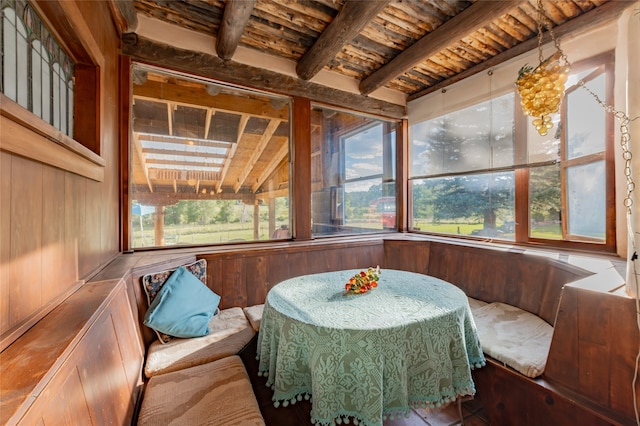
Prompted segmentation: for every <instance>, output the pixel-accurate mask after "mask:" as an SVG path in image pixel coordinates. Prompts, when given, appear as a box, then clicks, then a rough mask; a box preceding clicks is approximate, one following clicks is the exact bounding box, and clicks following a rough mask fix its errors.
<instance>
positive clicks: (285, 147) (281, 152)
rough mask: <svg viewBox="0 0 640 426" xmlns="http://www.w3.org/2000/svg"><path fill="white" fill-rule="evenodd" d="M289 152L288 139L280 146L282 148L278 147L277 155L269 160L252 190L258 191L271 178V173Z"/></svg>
mask: <svg viewBox="0 0 640 426" xmlns="http://www.w3.org/2000/svg"><path fill="white" fill-rule="evenodd" d="M287 154H289V140H288V139H287V140H285V141H284V143H283V144H282V145H281V146H280V149H278V152H276V155H274V156H273V157H272V158H271V161H269V164H267V167H265V168H264V170H263V171H262V174H260V177H259V178H258V181H257V182H256V183H254V184H253V185H252V186H251V192H256V191H257V190H258V189H259V188H260V187H261V186H262V184H263V183H264V182H265V181H266V180H267V179H268V178H269V176H270V175H271V173H273V171H274V170H275V169H276V168H277V167H278V165H279V164H280V162H281V161H282V160H283V159H285V158H286V157H287Z"/></svg>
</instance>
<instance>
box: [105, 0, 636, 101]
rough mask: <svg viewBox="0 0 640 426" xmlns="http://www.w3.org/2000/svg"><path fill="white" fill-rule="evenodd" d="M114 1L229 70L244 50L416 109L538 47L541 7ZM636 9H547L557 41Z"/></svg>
mask: <svg viewBox="0 0 640 426" xmlns="http://www.w3.org/2000/svg"><path fill="white" fill-rule="evenodd" d="M113 1H115V2H116V4H117V5H118V6H119V8H120V11H121V15H122V16H129V18H128V20H125V19H122V20H123V21H124V22H125V24H124V25H123V26H124V27H125V29H124V31H125V32H126V31H127V28H128V29H129V30H134V29H135V25H137V23H136V21H135V15H136V14H143V15H147V16H149V17H152V18H156V19H159V20H162V21H165V22H169V23H171V24H175V25H177V26H180V27H184V28H188V29H191V30H194V31H198V32H200V33H203V34H208V35H211V36H214V37H215V38H216V52H217V55H218V57H220V58H221V59H223V60H225V61H233V54H234V52H235V51H236V48H237V46H244V47H247V48H250V49H256V50H259V51H261V52H265V53H268V54H270V55H273V56H276V57H279V58H284V59H287V60H290V61H294V62H295V63H296V73H297V76H298V78H299V79H300V80H303V81H306V80H309V79H312V78H313V77H314V76H315V75H316V74H317V73H318V72H319V71H320V70H322V69H325V70H329V71H334V72H336V73H339V74H342V75H345V76H348V77H352V78H354V79H356V80H357V81H358V82H359V89H360V92H361V94H363V95H368V94H370V93H372V92H373V91H375V90H376V89H378V88H381V87H386V88H389V89H393V90H397V91H399V92H402V93H404V94H406V96H407V98H408V99H409V100H410V99H414V98H416V97H419V96H422V95H424V94H426V93H428V92H429V91H431V90H434V88H438V87H440V86H441V85H442V84H443V83H445V84H450V83H451V82H454V81H457V80H459V79H461V78H464V77H466V76H468V75H469V74H470V73H475V72H478V71H479V70H481V68H483V67H484V68H486V67H489V66H492V65H495V63H496V62H498V61H503V60H505V59H508V58H509V57H513V56H516V55H518V54H521V53H523V52H525V51H527V50H530V49H532V48H535V46H536V44H537V32H538V30H537V24H536V22H537V19H538V11H537V0H501V1H487V0H429V1H426V0H392V1H390V0H365V1H363V0H298V1H296V0H226V1H225V0H117V1H116V0H113ZM131 1H133V3H132V5H131ZM608 3H610V4H608ZM631 3H632V2H629V1H608V0H553V1H550V0H543V1H542V4H543V7H544V13H545V15H546V17H547V18H548V22H549V24H550V25H552V26H553V27H556V33H558V35H562V34H564V33H567V32H568V31H573V30H575V29H578V28H585V27H587V28H588V27H590V26H592V25H593V24H597V22H598V21H600V20H602V19H603V15H604V17H605V18H606V16H607V15H611V14H614V13H620V11H621V10H622V9H623V8H625V7H627V6H628V5H629V4H631ZM596 9H597V10H596ZM123 11H124V12H123ZM579 18H581V19H579ZM574 21H575V22H574ZM562 27H564V28H562ZM547 40H548V38H547Z"/></svg>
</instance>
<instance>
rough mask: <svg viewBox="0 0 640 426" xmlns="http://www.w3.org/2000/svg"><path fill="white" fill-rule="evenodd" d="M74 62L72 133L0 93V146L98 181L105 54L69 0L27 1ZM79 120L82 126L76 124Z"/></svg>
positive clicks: (101, 164)
mask: <svg viewBox="0 0 640 426" xmlns="http://www.w3.org/2000/svg"><path fill="white" fill-rule="evenodd" d="M29 5H30V7H31V9H32V10H33V11H34V12H35V13H36V14H37V15H38V17H40V19H41V20H42V23H43V25H44V26H45V27H46V28H47V30H48V31H49V33H50V35H51V37H54V38H55V40H56V41H57V42H58V45H59V47H60V49H62V50H63V51H64V52H65V53H66V54H67V56H68V57H69V59H70V60H71V61H72V62H73V63H74V77H73V78H74V99H73V101H72V105H73V115H74V118H73V120H72V123H73V125H74V129H73V133H72V134H73V137H70V136H67V135H65V134H64V133H63V132H62V131H60V130H58V129H56V128H55V127H54V126H53V125H51V124H49V123H48V122H46V121H44V120H43V119H41V118H40V117H38V116H37V115H36V114H34V113H33V112H31V111H29V110H28V109H27V108H24V107H23V106H21V105H20V104H18V103H17V102H15V101H13V100H12V99H10V98H9V97H7V96H5V95H4V94H3V93H0V100H1V101H2V102H0V103H1V104H2V107H1V110H2V114H1V117H0V120H1V123H2V124H1V125H2V127H3V130H5V129H6V130H7V131H6V132H5V131H3V141H2V142H3V146H2V148H3V150H6V151H8V152H11V153H14V154H18V155H21V156H24V157H26V158H30V159H32V160H35V161H40V162H42V163H44V164H49V165H52V166H54V167H58V168H61V169H63V170H66V171H70V172H72V173H75V174H78V175H81V176H83V177H86V178H89V179H92V180H95V181H98V182H102V181H104V173H105V171H104V169H105V166H106V161H105V160H104V159H103V158H102V156H101V134H102V130H101V119H100V117H101V112H100V111H101V79H102V74H101V72H100V71H101V68H103V66H104V63H105V58H104V56H103V54H102V53H101V50H100V48H99V47H98V45H97V42H96V40H95V39H94V36H93V35H92V33H91V31H90V29H89V27H88V25H87V23H86V22H85V21H84V20H83V18H82V13H81V11H80V10H79V9H78V5H77V4H76V3H75V2H68V1H62V0H49V1H39V0H38V1H29ZM79 123H81V124H82V125H79Z"/></svg>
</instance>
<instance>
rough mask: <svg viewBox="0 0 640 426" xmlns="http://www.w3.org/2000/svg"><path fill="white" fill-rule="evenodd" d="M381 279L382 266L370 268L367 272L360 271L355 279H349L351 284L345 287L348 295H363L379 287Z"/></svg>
mask: <svg viewBox="0 0 640 426" xmlns="http://www.w3.org/2000/svg"><path fill="white" fill-rule="evenodd" d="M379 279H380V266H376V267H375V268H373V267H372V266H371V267H369V268H368V269H367V270H366V271H360V272H359V273H357V274H355V275H354V276H353V277H351V278H349V282H348V283H346V284H345V285H344V289H345V290H346V294H362V293H366V292H367V291H369V290H371V289H372V288H376V287H378V280H379Z"/></svg>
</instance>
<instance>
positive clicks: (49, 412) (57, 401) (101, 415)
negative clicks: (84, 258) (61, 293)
mask: <svg viewBox="0 0 640 426" xmlns="http://www.w3.org/2000/svg"><path fill="white" fill-rule="evenodd" d="M143 360H144V347H143V346H142V344H141V341H140V339H139V337H138V330H137V327H136V323H135V320H134V316H133V315H132V311H131V303H130V302H129V299H128V296H127V288H126V284H125V281H123V280H109V281H101V282H96V283H88V284H86V285H85V286H83V287H82V288H81V289H80V290H79V291H77V292H76V293H74V294H73V295H72V296H71V297H69V298H68V299H66V300H65V301H64V302H63V303H62V304H60V305H58V306H57V307H56V309H54V310H53V311H52V312H51V313H50V314H49V315H47V316H46V317H45V318H44V319H43V320H42V321H40V322H39V323H38V324H37V326H35V327H32V328H31V329H30V330H29V331H28V332H27V333H25V334H24V335H23V336H21V338H20V339H19V340H18V341H17V342H16V343H15V344H13V345H11V346H10V347H9V348H8V349H6V350H5V351H3V352H2V353H1V354H0V363H2V368H3V372H2V380H3V385H2V389H0V403H1V405H2V410H0V423H2V424H24V425H36V424H55V425H80V424H83V425H106V424H118V425H126V424H131V420H132V418H133V415H134V411H135V407H136V404H137V400H138V397H139V395H140V391H141V389H142V365H143Z"/></svg>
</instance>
